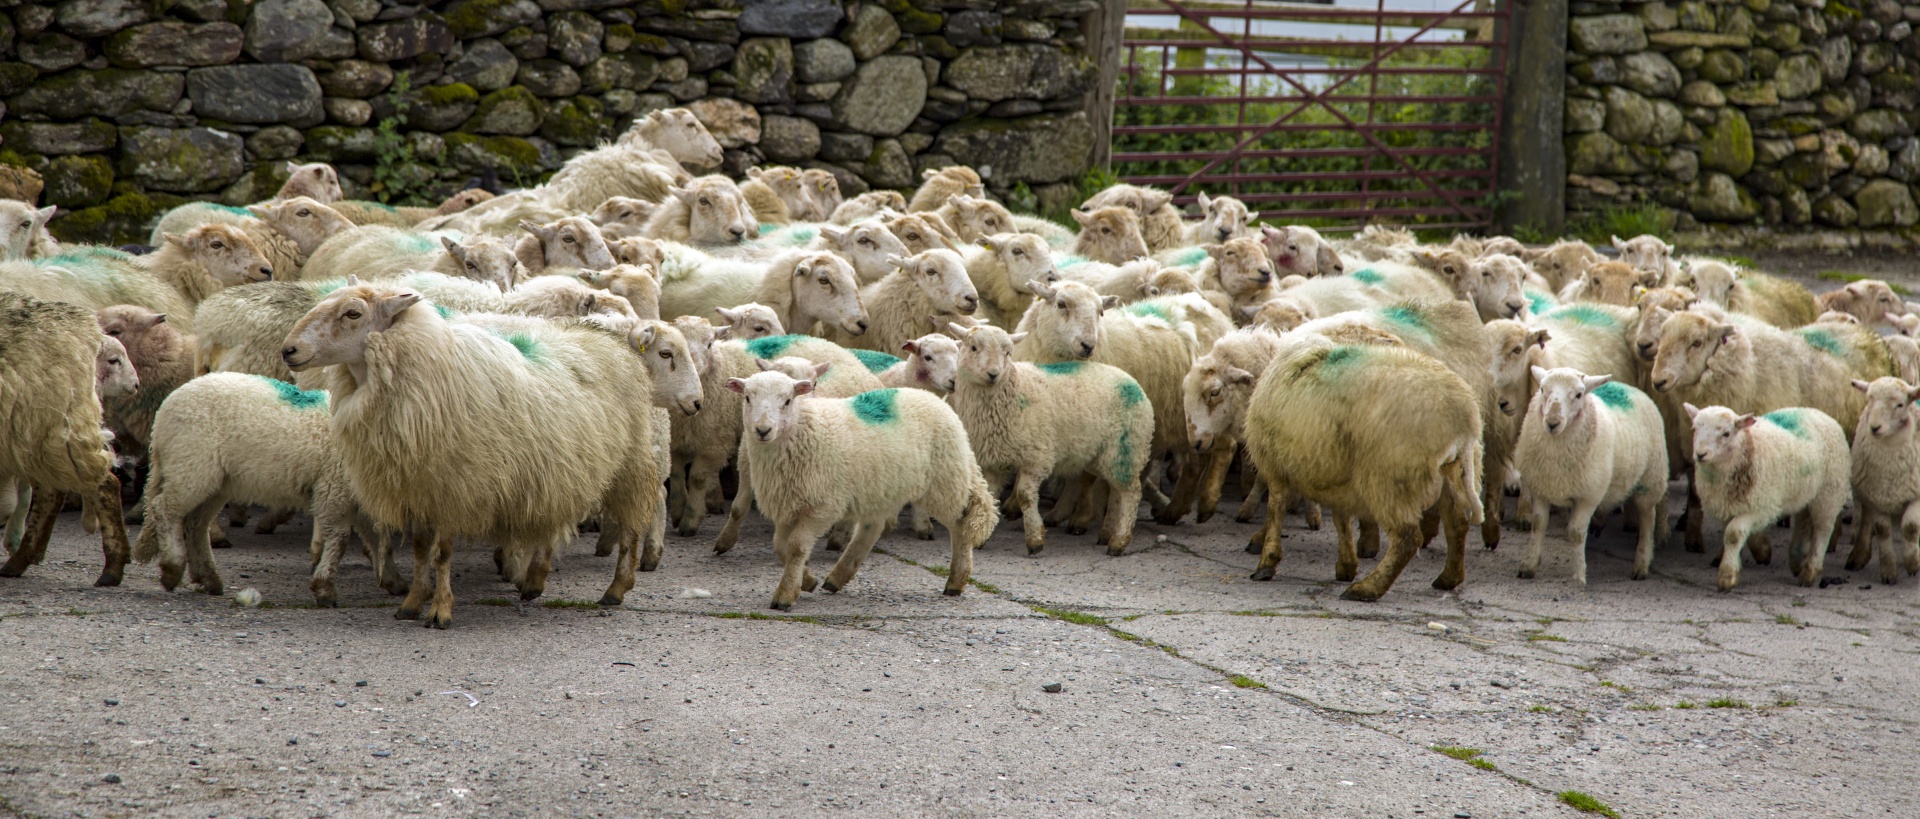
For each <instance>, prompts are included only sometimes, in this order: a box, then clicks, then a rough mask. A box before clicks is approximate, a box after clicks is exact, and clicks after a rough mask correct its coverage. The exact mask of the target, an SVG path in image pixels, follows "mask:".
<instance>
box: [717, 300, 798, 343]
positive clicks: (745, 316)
mask: <svg viewBox="0 0 1920 819" xmlns="http://www.w3.org/2000/svg"><path fill="white" fill-rule="evenodd" d="M713 312H714V313H716V314H718V315H719V316H720V319H721V320H722V321H723V322H725V324H724V326H723V327H722V328H721V329H722V330H723V331H724V332H720V333H716V334H715V335H717V336H720V337H723V338H730V339H739V340H741V341H752V340H754V339H756V338H766V337H768V336H783V335H786V334H787V330H786V328H785V327H783V326H781V324H780V317H779V316H778V315H776V314H775V313H774V312H773V308H771V307H768V306H766V305H764V304H755V303H753V302H747V303H746V304H742V305H740V306H738V307H735V308H733V309H727V308H725V307H715V308H713Z"/></svg>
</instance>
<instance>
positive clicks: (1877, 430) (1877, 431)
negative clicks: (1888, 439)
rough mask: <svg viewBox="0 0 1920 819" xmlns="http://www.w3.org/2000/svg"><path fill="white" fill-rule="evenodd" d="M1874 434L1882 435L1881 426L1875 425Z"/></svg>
mask: <svg viewBox="0 0 1920 819" xmlns="http://www.w3.org/2000/svg"><path fill="white" fill-rule="evenodd" d="M1873 434H1875V435H1879V434H1880V425H1879V424H1874V425H1873Z"/></svg>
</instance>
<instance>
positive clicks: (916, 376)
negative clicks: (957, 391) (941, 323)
mask: <svg viewBox="0 0 1920 819" xmlns="http://www.w3.org/2000/svg"><path fill="white" fill-rule="evenodd" d="M900 349H901V351H903V352H905V353H906V354H907V355H906V356H905V357H904V358H902V360H901V361H900V363H898V364H892V365H889V366H888V367H887V368H886V369H884V370H881V371H880V372H879V373H877V374H876V375H878V376H879V378H880V383H881V384H882V385H885V386H888V387H912V388H914V389H918V390H926V391H927V392H930V393H933V394H934V395H946V394H947V393H950V392H953V387H954V378H955V377H956V374H957V373H958V372H959V369H960V342H958V341H956V340H954V338H953V336H950V335H947V334H945V333H928V334H927V335H924V336H921V337H919V338H916V339H914V340H912V341H909V342H907V343H905V344H902V345H900Z"/></svg>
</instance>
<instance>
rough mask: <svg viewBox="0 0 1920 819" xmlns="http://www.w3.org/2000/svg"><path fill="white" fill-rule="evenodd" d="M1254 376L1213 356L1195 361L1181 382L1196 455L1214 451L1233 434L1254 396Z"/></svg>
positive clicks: (1188, 431) (1188, 433) (1205, 356)
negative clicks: (1216, 443)
mask: <svg viewBox="0 0 1920 819" xmlns="http://www.w3.org/2000/svg"><path fill="white" fill-rule="evenodd" d="M1254 380H1255V376H1254V374H1253V373H1250V372H1247V371H1246V370H1243V369H1240V368H1239V367H1235V366H1233V365H1232V364H1228V363H1226V362H1224V361H1221V360H1220V359H1219V358H1218V357H1216V356H1215V355H1214V354H1212V353H1208V354H1206V355H1203V356H1201V357H1199V358H1196V359H1194V360H1193V367H1192V368H1191V369H1189V370H1187V375H1186V377H1184V378H1182V379H1180V401H1181V403H1182V404H1184V405H1185V408H1186V412H1187V443H1190V444H1193V449H1194V451H1195V452H1206V451H1208V450H1211V449H1213V445H1214V442H1215V441H1217V440H1218V439H1219V438H1220V436H1222V435H1225V434H1227V433H1230V432H1232V431H1233V427H1234V422H1235V421H1237V420H1238V418H1239V416H1240V414H1241V413H1242V412H1243V411H1244V410H1245V409H1246V402H1247V400H1248V398H1249V397H1250V396H1251V394H1252V392H1251V391H1252V389H1253V382H1254Z"/></svg>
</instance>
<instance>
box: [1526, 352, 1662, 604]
mask: <svg viewBox="0 0 1920 819" xmlns="http://www.w3.org/2000/svg"><path fill="white" fill-rule="evenodd" d="M1533 378H1534V380H1535V381H1538V382H1539V383H1540V391H1539V394H1538V395H1536V396H1534V399H1533V402H1532V407H1530V408H1529V409H1528V410H1527V420H1526V422H1525V423H1524V424H1522V425H1521V427H1520V445H1519V447H1518V448H1516V449H1515V450H1514V458H1513V465H1514V468H1516V469H1518V470H1519V472H1520V486H1521V488H1522V490H1523V491H1525V492H1526V494H1527V496H1528V497H1530V498H1531V499H1532V501H1533V537H1532V539H1531V540H1529V541H1528V543H1527V553H1526V555H1525V556H1524V557H1522V558H1521V559H1520V576H1521V577H1529V578H1530V577H1533V575H1534V572H1535V571H1536V570H1537V569H1538V568H1539V566H1540V546H1541V543H1542V542H1543V541H1544V540H1545V538H1546V531H1547V513H1548V511H1549V510H1550V509H1551V507H1554V506H1561V507H1569V508H1570V509H1571V512H1570V513H1569V515H1568V517H1567V540H1568V542H1569V544H1570V545H1571V548H1572V551H1573V577H1574V580H1575V581H1576V582H1578V583H1579V584H1580V585H1582V586H1584V585H1586V584H1587V526H1588V524H1590V523H1591V522H1592V521H1593V515H1594V513H1595V512H1604V511H1606V510H1607V509H1610V508H1612V507H1614V506H1616V505H1619V504H1621V503H1626V502H1628V501H1631V502H1632V503H1633V508H1634V514H1635V517H1636V519H1637V520H1638V521H1639V526H1640V542H1639V545H1638V547H1637V548H1636V549H1635V550H1634V556H1633V575H1632V577H1633V579H1635V580H1645V579H1647V572H1648V571H1649V570H1650V569H1651V568H1652V566H1653V545H1654V543H1655V542H1656V539H1657V538H1660V537H1664V536H1665V530H1666V528H1667V511H1666V505H1665V503H1664V501H1665V500H1666V495H1667V447H1666V438H1665V436H1664V434H1663V432H1662V428H1661V424H1660V410H1659V408H1658V407H1655V406H1654V405H1653V399H1651V398H1648V397H1647V395H1646V393H1643V392H1641V391H1639V390H1636V389H1634V388H1632V387H1629V386H1627V385H1626V384H1622V383H1619V382H1615V381H1613V380H1611V379H1612V376H1610V375H1586V374H1584V373H1582V372H1580V371H1579V370H1576V369H1572V368H1569V367H1562V368H1559V369H1554V370H1547V369H1544V368H1541V367H1534V368H1533Z"/></svg>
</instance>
